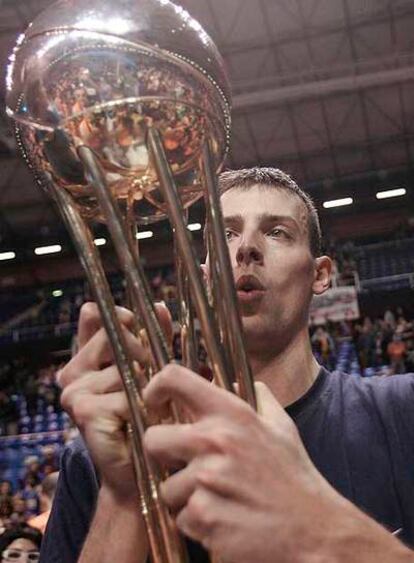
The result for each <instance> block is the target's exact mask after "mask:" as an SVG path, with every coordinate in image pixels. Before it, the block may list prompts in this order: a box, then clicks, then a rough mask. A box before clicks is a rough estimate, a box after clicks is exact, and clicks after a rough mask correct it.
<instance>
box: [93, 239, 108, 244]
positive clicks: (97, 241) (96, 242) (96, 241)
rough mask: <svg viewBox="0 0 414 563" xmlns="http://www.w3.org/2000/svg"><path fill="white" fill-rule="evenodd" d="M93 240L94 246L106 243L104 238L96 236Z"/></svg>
mask: <svg viewBox="0 0 414 563" xmlns="http://www.w3.org/2000/svg"><path fill="white" fill-rule="evenodd" d="M93 242H94V243H95V246H104V245H105V244H106V238H96V239H94V241H93Z"/></svg>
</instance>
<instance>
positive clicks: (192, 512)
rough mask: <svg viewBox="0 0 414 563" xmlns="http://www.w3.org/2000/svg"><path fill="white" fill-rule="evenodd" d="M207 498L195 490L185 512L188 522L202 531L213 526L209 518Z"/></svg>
mask: <svg viewBox="0 0 414 563" xmlns="http://www.w3.org/2000/svg"><path fill="white" fill-rule="evenodd" d="M209 508H210V506H209V502H208V498H207V496H206V495H205V494H202V492H201V491H200V489H198V490H196V491H195V492H194V493H193V494H192V495H191V497H190V499H189V501H188V503H187V512H188V516H189V518H190V520H191V521H192V522H193V523H194V524H195V525H196V526H199V527H202V528H204V529H206V528H210V527H211V526H212V524H213V522H212V518H211V516H210V510H209Z"/></svg>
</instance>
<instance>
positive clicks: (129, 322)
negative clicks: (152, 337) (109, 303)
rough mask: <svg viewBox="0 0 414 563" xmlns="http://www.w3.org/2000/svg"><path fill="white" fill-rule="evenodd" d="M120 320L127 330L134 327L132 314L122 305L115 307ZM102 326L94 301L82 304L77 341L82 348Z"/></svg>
mask: <svg viewBox="0 0 414 563" xmlns="http://www.w3.org/2000/svg"><path fill="white" fill-rule="evenodd" d="M115 310H116V314H117V316H118V319H119V320H120V322H121V323H122V324H123V325H124V326H126V327H127V328H128V329H129V330H132V329H133V328H134V315H133V314H132V312H131V311H129V310H128V309H125V308H124V307H118V306H116V307H115ZM100 328H102V317H101V314H100V312H99V308H98V305H97V304H96V303H92V302H88V303H85V304H84V305H82V307H81V310H80V315H79V326H78V342H79V348H80V349H81V348H83V347H84V346H85V344H86V343H87V342H89V340H90V339H91V338H92V336H93V335H94V334H96V333H97V332H98V330H99V329H100Z"/></svg>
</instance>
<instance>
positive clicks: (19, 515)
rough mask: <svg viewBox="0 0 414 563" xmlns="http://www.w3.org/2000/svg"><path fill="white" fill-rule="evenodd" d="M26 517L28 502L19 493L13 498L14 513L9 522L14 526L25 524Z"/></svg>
mask: <svg viewBox="0 0 414 563" xmlns="http://www.w3.org/2000/svg"><path fill="white" fill-rule="evenodd" d="M26 520H27V517H26V501H25V500H24V499H23V498H22V496H21V493H17V494H15V495H14V497H13V512H12V514H11V515H10V519H9V521H10V522H11V524H13V525H19V524H22V525H23V524H25V523H26Z"/></svg>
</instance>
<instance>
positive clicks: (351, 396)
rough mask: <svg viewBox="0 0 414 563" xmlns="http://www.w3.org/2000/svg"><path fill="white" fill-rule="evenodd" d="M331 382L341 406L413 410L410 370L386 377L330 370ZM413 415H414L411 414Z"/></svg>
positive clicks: (397, 412)
mask: <svg viewBox="0 0 414 563" xmlns="http://www.w3.org/2000/svg"><path fill="white" fill-rule="evenodd" d="M330 375H331V377H330V381H331V385H332V386H333V387H334V388H336V389H337V392H338V394H340V397H341V400H342V401H343V402H344V404H345V405H348V406H352V407H356V406H358V407H359V408H362V409H375V410H377V411H379V412H381V413H383V414H384V413H390V412H392V413H393V414H395V415H396V416H399V415H405V414H406V413H407V410H408V409H409V410H410V412H411V411H412V412H413V413H414V409H413V408H412V407H413V405H414V373H405V374H399V375H393V376H388V377H382V376H381V377H377V376H374V377H360V376H354V375H349V374H346V373H341V372H332V373H331V374H330ZM413 416H414V414H413Z"/></svg>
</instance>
